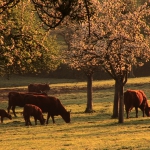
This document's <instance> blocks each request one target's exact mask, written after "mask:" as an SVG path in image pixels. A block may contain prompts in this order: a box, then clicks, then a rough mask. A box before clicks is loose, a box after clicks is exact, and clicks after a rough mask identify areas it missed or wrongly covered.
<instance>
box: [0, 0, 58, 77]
mask: <svg viewBox="0 0 150 150" xmlns="http://www.w3.org/2000/svg"><path fill="white" fill-rule="evenodd" d="M32 10H33V6H32V5H31V3H30V2H28V3H27V2H26V3H24V2H22V3H19V4H18V5H17V6H16V7H14V8H13V9H11V10H7V11H5V12H3V14H1V16H0V18H1V20H0V26H1V29H0V31H1V32H0V43H1V46H0V49H1V52H0V53H1V55H0V60H1V61H0V70H1V73H0V74H1V75H2V74H7V75H9V74H11V73H26V72H36V73H39V72H41V71H42V70H46V71H48V72H49V71H51V70H55V69H56V68H57V66H58V65H59V63H60V59H57V57H58V55H59V47H58V45H57V43H56V39H55V38H54V37H52V36H50V31H44V30H43V29H42V25H41V22H40V21H39V19H38V18H37V15H36V13H35V12H34V11H32Z"/></svg>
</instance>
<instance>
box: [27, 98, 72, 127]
mask: <svg viewBox="0 0 150 150" xmlns="http://www.w3.org/2000/svg"><path fill="white" fill-rule="evenodd" d="M25 101H26V103H28V104H33V105H36V106H38V107H40V108H41V109H42V111H43V112H47V113H48V114H47V121H46V123H47V124H48V120H49V118H50V117H51V118H52V120H53V123H55V120H54V116H58V115H60V116H61V117H62V118H63V119H64V121H65V122H66V123H69V122H70V112H68V111H66V109H65V108H64V106H63V105H62V104H61V102H60V100H59V99H57V98H55V97H52V96H44V95H28V96H26V97H25Z"/></svg>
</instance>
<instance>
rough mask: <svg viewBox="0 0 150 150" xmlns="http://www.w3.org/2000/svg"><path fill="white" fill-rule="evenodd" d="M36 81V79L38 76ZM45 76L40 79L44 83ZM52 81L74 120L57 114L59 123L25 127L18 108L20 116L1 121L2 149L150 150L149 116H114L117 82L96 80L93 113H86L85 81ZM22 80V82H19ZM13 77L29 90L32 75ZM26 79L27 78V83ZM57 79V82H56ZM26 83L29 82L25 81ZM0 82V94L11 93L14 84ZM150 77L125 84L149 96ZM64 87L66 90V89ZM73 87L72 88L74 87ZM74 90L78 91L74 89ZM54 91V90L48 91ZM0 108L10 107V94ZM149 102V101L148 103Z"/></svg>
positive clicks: (94, 83)
mask: <svg viewBox="0 0 150 150" xmlns="http://www.w3.org/2000/svg"><path fill="white" fill-rule="evenodd" d="M35 80H36V81H37V79H35ZM43 80H44V79H40V78H38V81H40V83H41V82H43ZM49 80H51V81H52V80H53V83H52V84H51V88H52V90H53V89H54V91H57V92H56V93H54V92H53V95H54V96H56V97H58V98H59V99H60V100H61V102H62V103H63V105H64V106H65V108H66V109H67V110H70V109H71V123H70V124H66V123H65V122H64V121H63V119H62V118H61V117H60V116H56V117H55V121H56V123H55V124H53V123H52V120H51V119H50V120H49V124H48V125H44V126H41V125H39V122H38V125H37V126H35V125H34V120H33V118H31V121H32V124H33V125H32V126H30V127H26V126H25V125H24V124H25V123H24V119H23V116H22V114H21V112H22V110H23V109H22V108H20V107H17V109H16V112H17V116H18V117H17V118H15V117H13V119H12V120H8V119H7V118H5V119H4V123H3V124H0V135H1V136H0V143H1V146H0V150H4V149H6V150H13V149H17V150H32V149H35V150H47V149H50V150H111V149H112V150H139V149H140V150H149V149H150V144H149V142H150V134H149V130H150V118H148V117H144V118H143V117H142V112H141V111H140V110H139V118H135V110H134V109H133V110H132V111H131V113H130V116H131V118H130V119H126V114H125V113H124V123H123V124H119V123H118V119H111V115H112V109H113V96H114V81H113V80H106V81H94V82H93V108H94V110H95V112H94V113H84V110H85V108H86V83H85V82H77V81H75V80H72V81H71V80H64V81H62V80H57V79H56V80H54V79H49ZM17 81H19V82H17ZM21 81H22V80H20V77H18V80H13V79H12V80H10V82H11V84H10V85H13V86H12V87H13V88H14V85H15V86H17V88H22V87H23V88H22V89H25V90H26V87H27V85H28V83H29V82H30V81H33V80H32V79H31V78H30V79H29V78H28V79H26V78H24V80H23V81H22V82H23V83H22V82H21ZM26 81H28V82H27V83H26ZM54 81H57V82H54ZM25 83H26V84H25ZM3 84H4V83H2V82H0V85H1V87H2V88H1V89H0V94H1V95H2V92H4V93H3V94H4V95H5V92H6V93H8V92H9V90H12V89H10V87H11V86H8V84H7V85H6V84H5V88H6V87H9V88H7V90H6V89H5V90H4V87H3ZM149 84H150V77H145V78H134V79H129V80H128V83H127V84H126V86H125V90H126V89H127V88H131V89H142V90H143V91H144V92H145V93H146V95H147V97H148V99H150V92H149V91H150V88H149V87H150V86H149ZM63 89H65V91H63ZM72 89H73V90H72ZM74 89H75V90H74ZM49 94H51V92H50V93H49ZM0 99H1V100H3V101H0V108H3V109H6V108H7V97H5V96H4V97H2V96H1V97H0ZM149 103H150V102H149ZM44 116H45V118H46V114H44Z"/></svg>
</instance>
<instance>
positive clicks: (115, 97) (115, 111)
mask: <svg viewBox="0 0 150 150" xmlns="http://www.w3.org/2000/svg"><path fill="white" fill-rule="evenodd" d="M112 118H118V84H117V80H115V94H114V104H113V115H112Z"/></svg>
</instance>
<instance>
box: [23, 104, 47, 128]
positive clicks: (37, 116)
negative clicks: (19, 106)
mask: <svg viewBox="0 0 150 150" xmlns="http://www.w3.org/2000/svg"><path fill="white" fill-rule="evenodd" d="M23 116H24V120H25V125H26V126H27V125H32V124H31V121H30V116H33V117H34V121H35V125H37V120H39V121H40V123H41V125H44V124H45V119H44V117H43V114H42V110H41V109H40V108H39V107H37V106H35V105H32V104H26V105H25V106H24V110H23Z"/></svg>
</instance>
